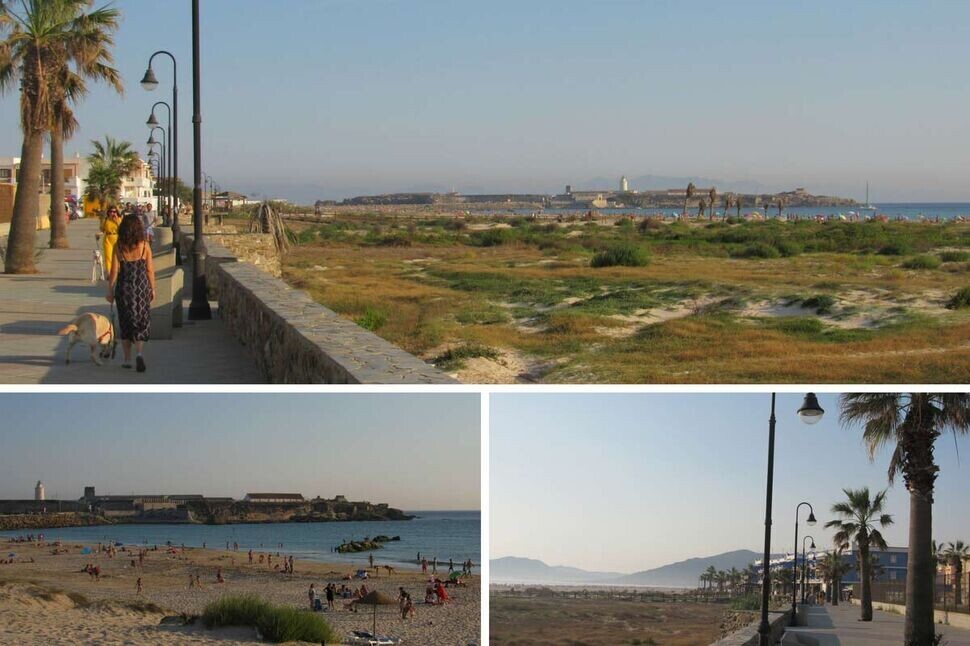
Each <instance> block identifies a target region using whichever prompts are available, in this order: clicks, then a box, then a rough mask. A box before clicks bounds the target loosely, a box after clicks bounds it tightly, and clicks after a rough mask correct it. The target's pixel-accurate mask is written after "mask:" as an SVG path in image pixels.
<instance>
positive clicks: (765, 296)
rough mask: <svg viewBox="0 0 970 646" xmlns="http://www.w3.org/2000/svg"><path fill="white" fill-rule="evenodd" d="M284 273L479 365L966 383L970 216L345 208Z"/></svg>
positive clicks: (512, 375) (529, 372) (969, 371)
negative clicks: (683, 218) (756, 216)
mask: <svg viewBox="0 0 970 646" xmlns="http://www.w3.org/2000/svg"><path fill="white" fill-rule="evenodd" d="M289 226H290V227H291V229H292V234H293V238H294V240H295V242H296V244H295V245H294V247H293V248H292V249H290V251H289V252H288V253H287V254H286V257H285V258H284V259H283V275H284V278H285V280H287V281H288V282H289V283H290V284H292V285H294V286H297V287H301V288H304V289H307V290H308V291H309V292H310V293H311V294H312V295H313V297H314V298H315V299H316V300H317V301H318V302H320V303H321V304H323V305H326V306H327V307H329V308H331V309H333V310H335V311H336V312H338V313H340V314H341V315H344V316H346V317H348V318H349V319H352V320H355V321H357V322H358V323H360V324H361V325H364V326H365V327H367V328H369V329H371V330H373V331H374V332H375V333H377V334H379V335H381V336H383V337H384V338H386V339H388V340H390V341H392V342H394V343H396V344H398V345H400V346H401V347H403V348H405V349H406V350H408V351H410V352H412V353H414V354H417V355H419V356H421V357H422V358H424V359H425V360H428V361H432V362H436V363H438V364H439V365H441V367H442V368H444V369H446V370H449V371H451V372H453V373H455V374H457V375H458V377H459V378H460V379H462V380H463V381H469V382H478V381H484V382H516V381H518V382H529V381H540V382H573V383H586V382H592V383H667V382H687V383H690V382H693V383H718V382H798V383H825V382H829V383H832V382H835V383H851V382H857V383H861V382H878V383H964V382H966V381H967V379H970V342H968V341H970V310H968V308H967V307H966V306H965V303H966V302H967V296H966V293H967V290H968V289H970V251H968V250H970V224H967V223H957V222H954V223H944V224H936V223H911V222H815V221H808V220H805V221H788V222H786V221H777V220H769V221H754V222H748V221H740V220H732V219H729V220H727V221H720V222H706V221H700V222H690V223H684V222H674V223H672V222H661V221H658V220H654V219H639V220H637V221H634V220H631V219H629V218H618V217H613V218H599V219H597V220H595V221H585V220H583V219H580V218H573V219H568V218H567V219H566V220H565V221H561V222H559V221H555V220H553V219H535V220H533V219H530V218H525V217H512V216H470V217H461V218H458V217H453V216H433V215H419V214H415V213H413V212H404V213H397V214H395V213H393V212H388V211H386V210H385V211H383V212H381V213H380V214H376V213H366V212H359V211H358V212H346V213H345V212H342V211H341V210H340V209H338V210H337V214H336V215H334V216H333V217H331V218H327V219H326V220H325V221H323V222H322V223H306V222H297V221H292V220H291V221H290V223H289Z"/></svg>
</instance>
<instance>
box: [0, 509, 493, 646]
mask: <svg viewBox="0 0 970 646" xmlns="http://www.w3.org/2000/svg"><path fill="white" fill-rule="evenodd" d="M96 529H102V530H103V529H105V528H96ZM8 540H9V539H8V538H3V539H0V548H2V550H3V561H5V562H4V563H2V564H0V612H2V613H3V615H4V621H3V622H2V625H0V642H2V643H18V644H49V643H53V642H55V641H58V640H60V641H64V642H67V643H95V642H102V643H105V642H111V643H126V644H137V645H142V644H144V645H146V646H147V645H148V644H168V643H172V644H174V643H186V642H191V643H200V644H206V643H223V644H224V643H252V642H255V635H254V634H253V633H252V631H246V630H244V629H230V630H229V631H228V632H227V631H222V630H220V631H216V632H209V631H206V630H204V629H202V628H201V627H198V626H192V627H184V626H181V625H177V624H180V622H179V621H178V620H167V621H166V622H165V625H160V624H161V622H162V620H163V619H164V618H165V617H166V616H172V615H179V614H181V613H186V614H198V613H201V612H202V610H203V608H204V607H205V605H206V604H207V603H209V602H211V601H214V600H216V599H218V598H220V597H221V596H223V595H225V594H234V595H236V594H256V595H258V596H260V597H262V598H263V599H265V600H268V601H271V602H273V603H277V604H284V605H290V606H294V607H299V608H304V607H307V606H308V601H307V591H308V589H309V586H310V584H311V583H313V584H314V585H315V587H316V589H317V590H319V591H322V590H323V588H324V586H325V585H326V584H327V583H330V582H333V583H336V584H337V585H338V587H339V586H340V585H348V586H353V587H355V588H356V587H358V586H360V585H361V584H362V583H364V584H366V585H367V587H368V589H370V590H374V589H377V590H380V591H381V592H384V593H385V594H387V595H390V596H392V597H394V598H396V597H397V596H398V588H399V587H404V588H405V589H406V590H407V591H408V592H409V593H410V594H411V596H412V598H413V599H414V600H415V607H416V613H415V616H414V617H412V618H410V619H408V620H406V621H403V620H402V619H401V617H400V611H399V610H398V608H397V606H396V605H394V606H382V607H379V608H378V619H377V630H378V632H379V633H381V634H389V635H393V636H397V637H401V638H402V639H403V640H404V643H408V644H443V645H454V646H459V645H460V646H465V645H467V644H469V643H479V641H480V633H481V597H480V591H481V588H480V585H481V582H480V579H479V577H478V576H475V575H472V576H468V577H465V579H464V581H465V584H466V585H464V586H461V587H454V586H452V587H449V588H448V594H449V596H450V597H451V601H450V602H449V603H447V604H445V605H443V606H438V605H425V604H423V603H422V601H423V599H424V594H425V586H426V584H427V579H428V577H427V576H426V575H422V574H421V573H420V572H419V571H411V570H408V571H404V570H403V569H397V568H395V572H393V573H389V572H387V571H386V570H383V569H381V570H380V571H379V572H378V573H377V576H376V577H375V576H374V575H373V571H372V572H371V576H370V577H369V578H368V579H367V580H366V581H361V580H345V577H347V576H348V575H352V574H353V573H355V571H356V570H357V567H356V566H354V565H351V564H349V563H347V562H342V563H340V562H330V563H322V562H317V561H312V562H311V561H308V560H302V559H295V560H294V571H293V573H292V574H284V573H281V572H280V571H278V570H276V569H275V568H274V567H272V566H270V565H268V564H260V563H259V562H258V559H254V562H253V564H250V563H249V559H248V550H246V551H244V550H243V549H242V548H240V550H239V551H232V550H230V551H226V550H225V549H214V548H219V547H221V548H224V547H225V546H224V544H223V545H222V546H218V545H213V546H208V549H204V550H203V549H200V548H187V549H185V550H182V549H180V548H178V547H175V548H173V549H166V548H165V547H164V545H161V546H159V548H158V550H154V549H149V550H148V551H146V552H144V554H145V558H144V561H143V562H141V563H139V559H138V556H137V550H135V551H134V552H132V551H120V549H121V548H118V549H119V551H117V552H116V553H115V554H114V556H113V557H111V556H109V555H108V554H107V553H106V552H100V553H99V552H98V550H97V543H96V542H95V544H94V545H92V544H91V543H90V542H75V541H61V542H60V544H59V545H55V544H53V543H43V544H38V543H8V542H7V541H8ZM85 549H87V550H89V551H88V552H87V553H83V552H84V550H85ZM277 552H278V553H279V556H277ZM288 553H289V552H288V551H287V550H286V549H285V547H284V549H283V550H277V549H276V548H275V547H274V546H270V547H268V548H267V549H266V550H263V551H260V552H259V554H262V555H270V556H272V557H273V565H276V566H278V564H279V563H280V562H281V559H282V557H283V556H284V555H287V554H288ZM11 555H12V556H11ZM374 555H375V564H378V565H381V564H385V563H387V561H386V560H384V559H382V558H381V554H380V552H374ZM365 558H366V557H365ZM88 564H93V565H96V566H97V567H99V568H100V579H99V580H96V579H95V578H94V577H93V576H91V575H89V574H88V573H86V572H85V571H84V568H85V567H86V566H87V565H88ZM456 567H460V566H458V564H457V563H456ZM220 572H221V574H222V577H223V578H224V581H225V582H224V583H218V582H217V577H218V574H219V573H220ZM438 575H439V577H441V578H443V579H444V578H447V576H448V567H447V562H445V563H444V565H442V563H441V561H440V560H439V565H438ZM194 576H198V577H199V581H200V582H201V583H202V587H201V588H200V587H190V586H189V579H190V577H194ZM139 579H141V582H142V586H143V590H142V592H141V594H139V593H138V592H137V590H136V587H137V581H138V580H139ZM346 603H347V600H345V599H338V600H337V602H336V608H337V609H336V610H335V611H330V612H324V613H321V615H322V616H323V617H324V618H325V619H326V620H327V622H328V623H330V624H331V626H332V627H333V628H334V629H335V630H336V631H337V633H338V634H340V635H343V636H346V635H349V634H350V632H351V631H352V630H370V628H371V624H372V621H373V615H372V612H371V609H370V608H369V607H362V608H361V609H360V611H359V612H351V611H350V610H348V609H346V607H345V604H346Z"/></svg>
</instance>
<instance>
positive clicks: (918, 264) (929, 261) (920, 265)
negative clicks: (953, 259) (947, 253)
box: [903, 256, 943, 269]
mask: <svg viewBox="0 0 970 646" xmlns="http://www.w3.org/2000/svg"><path fill="white" fill-rule="evenodd" d="M942 263H943V261H942V260H940V259H939V258H938V257H936V256H913V257H912V258H910V259H909V260H907V261H906V262H904V263H903V268H904V269H939V268H940V265H941V264H942Z"/></svg>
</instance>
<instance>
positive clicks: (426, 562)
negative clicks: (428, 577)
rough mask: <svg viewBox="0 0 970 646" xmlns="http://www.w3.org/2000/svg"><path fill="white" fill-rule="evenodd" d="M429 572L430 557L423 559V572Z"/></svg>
mask: <svg viewBox="0 0 970 646" xmlns="http://www.w3.org/2000/svg"><path fill="white" fill-rule="evenodd" d="M427 573H428V559H421V574H427Z"/></svg>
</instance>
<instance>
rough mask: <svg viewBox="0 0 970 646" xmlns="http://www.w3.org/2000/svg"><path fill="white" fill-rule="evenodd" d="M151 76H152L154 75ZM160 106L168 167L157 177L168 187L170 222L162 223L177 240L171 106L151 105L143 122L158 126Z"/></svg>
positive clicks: (176, 187)
mask: <svg viewBox="0 0 970 646" xmlns="http://www.w3.org/2000/svg"><path fill="white" fill-rule="evenodd" d="M152 75H153V76H154V73H153V74H152ZM160 105H164V106H165V110H166V111H167V112H168V122H167V125H166V127H165V132H166V133H168V145H167V147H166V150H167V151H168V155H167V156H166V159H167V160H168V167H167V169H166V170H165V171H164V172H162V173H159V175H164V176H165V177H166V180H167V182H166V183H167V185H168V187H169V189H168V196H169V213H168V217H169V220H170V221H166V222H164V224H166V225H169V226H171V227H172V237H173V238H174V239H176V240H177V239H178V234H179V221H178V218H176V217H173V215H174V213H173V211H172V204H171V203H172V199H173V196H174V195H175V194H176V193H177V192H178V185H177V182H176V181H175V174H174V173H173V172H172V157H173V153H174V152H175V151H174V150H173V149H172V106H170V105H169V104H168V103H166V102H165V101H156V102H155V103H154V104H153V105H152V110H151V112H150V113H149V115H148V120H147V121H146V122H145V125H147V126H148V127H149V128H154V127H155V126H157V125H159V123H158V119H156V118H155V108H157V107H158V106H160ZM176 249H178V246H177V245H176Z"/></svg>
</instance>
